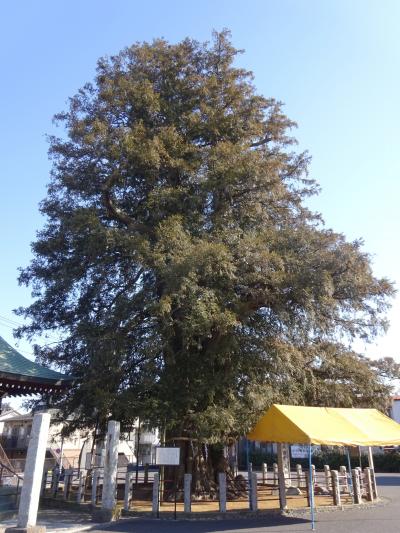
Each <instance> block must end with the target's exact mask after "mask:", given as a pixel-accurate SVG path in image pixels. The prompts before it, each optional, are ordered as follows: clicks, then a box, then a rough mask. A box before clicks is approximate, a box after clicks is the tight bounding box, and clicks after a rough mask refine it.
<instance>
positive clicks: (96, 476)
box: [91, 468, 101, 507]
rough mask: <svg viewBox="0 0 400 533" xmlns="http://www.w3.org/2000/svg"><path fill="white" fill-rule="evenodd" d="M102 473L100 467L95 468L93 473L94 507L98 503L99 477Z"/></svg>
mask: <svg viewBox="0 0 400 533" xmlns="http://www.w3.org/2000/svg"><path fill="white" fill-rule="evenodd" d="M100 475H101V471H100V468H95V469H94V470H93V475H92V498H91V500H92V507H95V506H96V504H97V486H98V484H99V477H100Z"/></svg>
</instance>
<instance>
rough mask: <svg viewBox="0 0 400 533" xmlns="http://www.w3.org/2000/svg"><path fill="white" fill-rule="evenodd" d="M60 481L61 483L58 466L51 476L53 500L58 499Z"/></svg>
mask: <svg viewBox="0 0 400 533" xmlns="http://www.w3.org/2000/svg"><path fill="white" fill-rule="evenodd" d="M59 481H60V467H59V466H58V465H56V466H55V467H54V468H53V472H52V475H51V495H52V496H53V498H56V497H57V492H58V483H59Z"/></svg>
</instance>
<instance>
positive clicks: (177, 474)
mask: <svg viewBox="0 0 400 533" xmlns="http://www.w3.org/2000/svg"><path fill="white" fill-rule="evenodd" d="M168 440H169V442H170V443H172V444H173V445H175V446H179V447H180V448H181V464H180V466H179V467H165V480H166V483H165V486H164V499H165V500H167V501H172V500H173V499H174V498H175V491H176V497H177V499H178V500H182V499H183V476H184V474H185V473H187V474H192V498H193V499H195V500H203V499H207V500H210V499H212V500H216V499H218V474H219V473H220V472H224V473H225V474H226V486H227V493H228V496H229V497H231V498H240V497H242V496H244V495H245V494H246V482H245V479H244V478H243V476H241V475H238V476H236V477H235V474H234V471H233V469H232V468H231V466H230V465H229V462H228V460H227V458H226V457H225V453H224V451H225V447H224V446H223V445H222V444H212V445H210V444H207V443H204V442H199V441H197V440H189V439H183V438H171V439H168Z"/></svg>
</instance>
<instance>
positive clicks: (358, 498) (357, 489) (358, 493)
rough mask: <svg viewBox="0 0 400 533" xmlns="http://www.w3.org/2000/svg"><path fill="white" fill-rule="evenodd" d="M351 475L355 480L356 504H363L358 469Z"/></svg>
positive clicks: (354, 469) (353, 470)
mask: <svg viewBox="0 0 400 533" xmlns="http://www.w3.org/2000/svg"><path fill="white" fill-rule="evenodd" d="M351 473H352V478H353V494H354V503H361V490H360V475H359V472H358V470H357V468H353V469H352V471H351Z"/></svg>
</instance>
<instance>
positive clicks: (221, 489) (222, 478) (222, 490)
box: [218, 472, 226, 513]
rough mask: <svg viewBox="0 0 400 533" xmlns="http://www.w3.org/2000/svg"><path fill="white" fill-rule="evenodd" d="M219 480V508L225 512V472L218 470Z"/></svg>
mask: <svg viewBox="0 0 400 533" xmlns="http://www.w3.org/2000/svg"><path fill="white" fill-rule="evenodd" d="M218 481H219V510H220V512H221V513H226V474H225V472H220V473H219V474H218Z"/></svg>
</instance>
